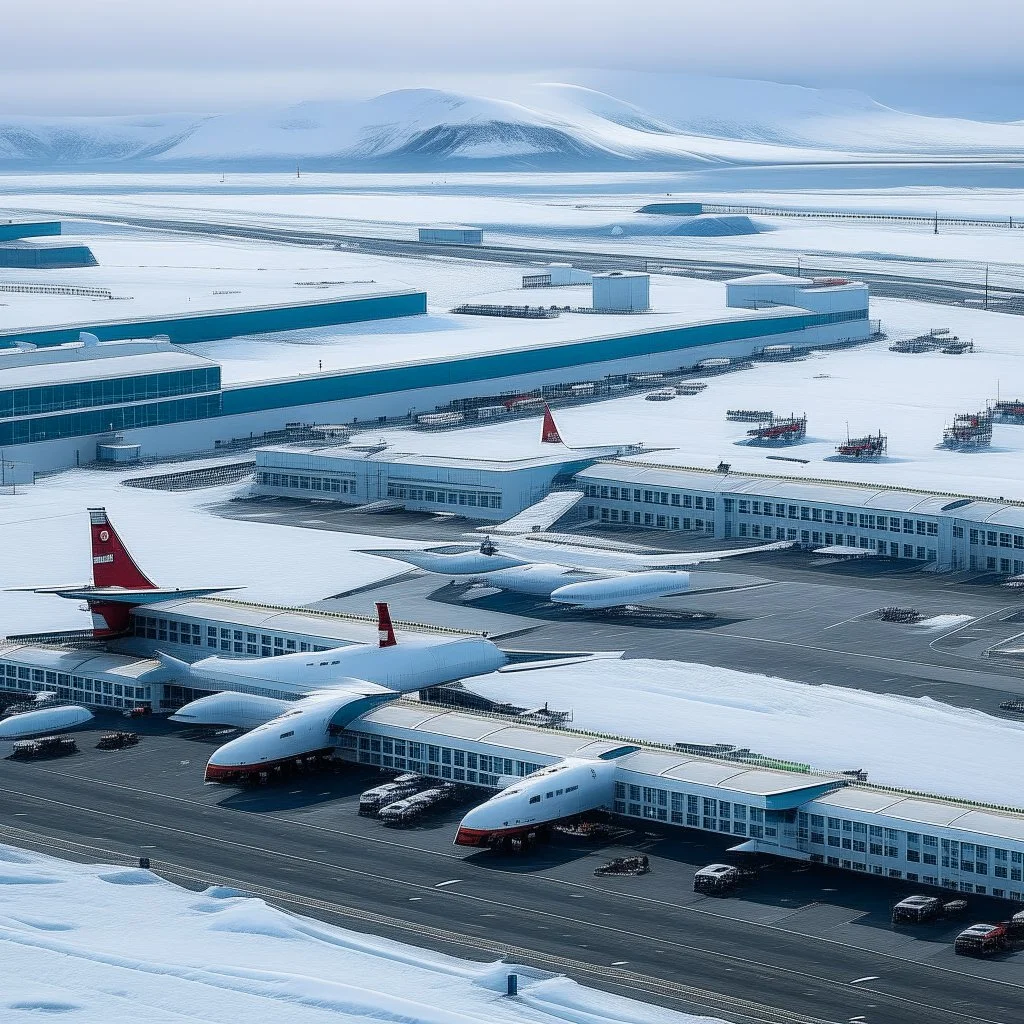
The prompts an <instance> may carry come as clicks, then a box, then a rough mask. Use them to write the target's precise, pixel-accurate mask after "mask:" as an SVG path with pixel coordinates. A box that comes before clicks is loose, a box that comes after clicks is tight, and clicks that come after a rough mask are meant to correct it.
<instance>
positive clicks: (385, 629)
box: [376, 601, 398, 647]
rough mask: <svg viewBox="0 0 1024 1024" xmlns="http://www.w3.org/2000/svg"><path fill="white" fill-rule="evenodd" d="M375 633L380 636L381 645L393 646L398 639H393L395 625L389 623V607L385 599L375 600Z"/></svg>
mask: <svg viewBox="0 0 1024 1024" xmlns="http://www.w3.org/2000/svg"><path fill="white" fill-rule="evenodd" d="M376 603H377V635H378V636H379V637H380V646H381V647H394V646H395V645H396V644H397V643H398V641H397V640H396V639H395V627H394V626H393V625H391V609H390V608H388V603H387V601H377V602H376Z"/></svg>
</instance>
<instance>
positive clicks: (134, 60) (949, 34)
mask: <svg viewBox="0 0 1024 1024" xmlns="http://www.w3.org/2000/svg"><path fill="white" fill-rule="evenodd" d="M0 12H2V20H0V25H2V34H3V40H4V46H3V54H4V57H3V61H2V64H0V113H3V114H16V113H32V114H39V113H67V114H72V113H74V114H80V113H134V112H150V111H160V110H164V111H171V110H173V111H181V110H186V111H219V110H225V109H235V108H238V107H240V106H244V105H252V104H265V103H267V102H281V103H289V102H294V101H297V100H301V99H306V98H328V97H332V96H351V95H368V94H372V93H377V92H382V91H385V90H388V89H392V88H401V87H404V86H411V85H439V86H445V87H461V88H488V87H490V88H491V89H492V91H496V90H497V83H496V82H495V76H499V75H513V76H515V77H520V76H523V77H527V78H535V77H540V78H545V79H550V78H551V77H552V76H554V75H561V76H562V77H571V72H567V71H566V70H565V69H572V68H614V69H638V70H640V69H643V70H659V71H690V72H709V73H713V74H722V75H734V76H740V77H748V78H765V79H770V80H773V81H783V82H795V83H800V84H821V85H827V84H830V83H833V82H834V83H835V84H839V85H843V86H851V85H853V86H858V85H862V86H866V87H867V88H868V89H869V90H870V91H874V92H875V93H876V94H877V92H878V91H879V90H881V91H882V92H883V93H886V92H888V95H885V94H883V95H881V96H879V97H878V98H880V99H882V100H883V101H884V102H893V101H894V100H895V101H899V97H900V95H904V96H906V97H908V100H907V103H906V105H908V106H914V105H916V106H917V107H921V106H922V105H924V106H928V105H930V106H932V107H938V108H946V109H949V112H951V113H966V112H969V111H966V110H963V109H958V107H960V108H962V107H964V105H965V104H966V105H968V106H974V105H977V104H981V105H984V104H985V103H986V101H987V98H991V100H992V102H993V103H995V104H996V105H997V106H998V111H993V112H992V116H1001V117H1016V118H1024V101H1021V102H1019V103H1018V100H1017V97H1018V96H1019V95H1021V93H1022V91H1024V90H1022V85H1024V72H1022V70H1021V64H1022V63H1024V62H1022V59H1021V46H1022V40H1024V3H1021V2H1020V0H970V2H968V0H960V2H951V0H857V2H848V3H835V2H833V0H817V2H811V0H800V2H796V0H771V2H768V0H719V2H707V3H704V4H696V3H693V2H690V3H687V2H685V0H628V2H624V0H614V2H612V0H514V2H513V0H360V2H354V0H24V2H15V0H0ZM873 85H875V86H877V88H875V89H872V86H873ZM1018 106H1019V107H1020V109H1013V108H1016V107H1018ZM977 112H978V113H981V111H977Z"/></svg>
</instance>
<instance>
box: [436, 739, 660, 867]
mask: <svg viewBox="0 0 1024 1024" xmlns="http://www.w3.org/2000/svg"><path fill="white" fill-rule="evenodd" d="M639 749H640V748H639V747H637V746H633V745H626V746H622V747H616V748H614V749H612V750H609V751H606V752H605V753H603V754H599V755H598V756H597V757H592V758H591V757H568V758H566V759H565V760H563V761H559V762H558V763H557V764H553V765H549V766H548V767H546V768H541V769H540V770H539V771H536V772H534V773H533V774H532V775H527V776H526V777H525V778H523V779H519V780H517V781H516V782H514V783H513V784H512V785H511V786H509V787H508V788H507V789H504V790H502V791H501V792H500V793H497V794H495V795H494V796H492V797H491V798H490V799H489V800H485V801H484V802H483V803H482V804H478V805H477V806H476V807H474V808H473V809H472V810H471V811H469V812H468V813H467V814H466V815H465V817H464V818H463V819H462V821H461V822H460V823H459V828H458V831H457V832H456V834H455V845H456V846H484V847H488V846H497V845H501V844H502V843H504V842H506V841H507V840H509V839H514V838H517V837H525V836H528V835H529V834H530V833H533V832H536V831H537V830H538V829H540V828H543V827H544V826H547V825H551V824H554V823H555V822H558V821H565V820H569V819H572V818H575V817H578V816H579V815H580V814H585V813H587V812H588V811H594V810H611V809H612V803H613V799H614V791H615V777H616V772H617V765H616V762H617V761H618V759H619V758H622V757H625V756H627V755H629V754H635V753H636V752H637V751H638V750H639Z"/></svg>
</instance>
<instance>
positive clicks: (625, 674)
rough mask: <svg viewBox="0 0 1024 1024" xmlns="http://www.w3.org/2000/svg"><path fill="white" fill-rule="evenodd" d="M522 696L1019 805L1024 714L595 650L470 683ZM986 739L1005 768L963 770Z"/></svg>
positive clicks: (629, 729)
mask: <svg viewBox="0 0 1024 1024" xmlns="http://www.w3.org/2000/svg"><path fill="white" fill-rule="evenodd" d="M466 685H467V686H468V687H469V688H470V689H472V690H474V691H476V692H477V693H482V694H483V695H484V696H486V697H489V698H492V699H498V700H502V701H512V702H514V703H515V704H518V705H520V706H523V707H531V708H532V707H540V706H541V705H542V704H544V703H545V702H548V703H550V705H551V707H553V708H560V709H570V708H571V709H572V712H573V722H572V725H573V728H575V729H590V730H593V731H595V732H605V733H610V734H612V735H615V736H623V737H627V738H629V737H632V738H637V739H642V740H653V741H657V742H661V743H731V744H733V745H735V746H738V747H749V748H750V749H751V750H754V751H756V752H757V753H760V754H765V755H768V756H771V757H779V758H785V759H789V760H793V761H797V762H801V763H804V764H810V765H811V766H812V767H814V768H818V769H824V770H828V771H848V770H852V769H857V768H862V769H864V770H865V771H867V772H868V777H869V780H870V781H871V782H875V783H879V784H882V785H890V786H898V787H901V788H904V789H913V790H918V791H921V792H927V793H934V794H936V795H939V796H952V797H961V798H963V799H967V800H980V801H985V802H987V803H995V804H1003V805H1006V806H1012V807H1019V806H1021V793H1022V792H1024V764H1022V762H1021V757H1020V750H1021V744H1024V723H1019V722H1008V721H1005V720H1003V719H1000V718H993V717H992V716H991V715H986V714H983V713H982V712H980V711H971V710H965V709H962V708H954V707H951V706H949V705H947V704H942V703H940V702H939V701H935V700H932V699H931V698H930V697H902V696H894V695H889V694H877V693H870V692H867V691H864V690H851V689H845V688H843V687H839V686H808V685H806V684H804V683H794V682H790V681H788V680H785V679H778V678H775V677H773V676H764V675H756V674H753V673H749V672H734V671H731V670H729V669H724V668H715V667H713V666H710V665H697V664H690V663H684V662H676V661H646V660H630V661H596V662H593V663H590V664H587V665H584V666H568V667H564V668H559V669H556V670H547V671H539V670H538V671H532V672H517V673H515V676H514V677H512V678H509V677H508V676H507V675H506V676H488V677H486V678H484V679H475V680H472V681H470V682H468V683H467V684H466ZM979 750H984V751H985V757H986V759H987V760H988V761H989V763H992V764H999V765H1001V766H1002V768H1001V770H1000V771H998V772H986V771H965V770H964V763H965V762H964V758H965V757H970V756H971V755H972V754H973V753H975V752H976V751H979Z"/></svg>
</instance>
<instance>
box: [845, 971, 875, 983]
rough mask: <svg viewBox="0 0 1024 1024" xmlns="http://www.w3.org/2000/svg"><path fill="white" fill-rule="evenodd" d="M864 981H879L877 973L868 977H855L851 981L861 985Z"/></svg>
mask: <svg viewBox="0 0 1024 1024" xmlns="http://www.w3.org/2000/svg"><path fill="white" fill-rule="evenodd" d="M862 981H878V975H877V974H869V975H868V976H867V977H866V978H854V979H853V981H851V982H850V984H851V985H859V984H860V983H861V982H862Z"/></svg>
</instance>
